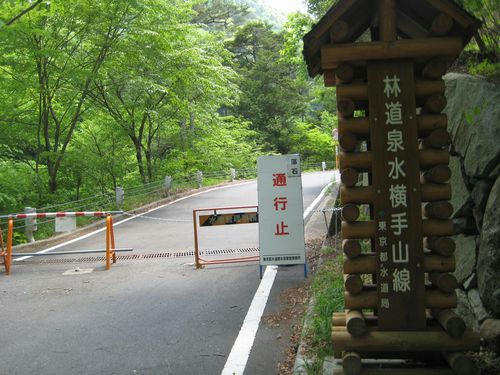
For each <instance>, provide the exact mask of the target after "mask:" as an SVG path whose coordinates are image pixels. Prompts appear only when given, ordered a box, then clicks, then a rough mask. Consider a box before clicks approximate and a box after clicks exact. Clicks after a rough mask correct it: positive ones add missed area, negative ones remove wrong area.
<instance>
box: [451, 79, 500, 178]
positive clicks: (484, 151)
mask: <svg viewBox="0 0 500 375" xmlns="http://www.w3.org/2000/svg"><path fill="white" fill-rule="evenodd" d="M443 78H444V80H445V84H446V98H447V101H448V105H447V106H446V108H445V110H444V112H445V113H446V114H447V115H448V131H449V132H450V135H451V138H452V142H453V145H454V149H455V151H456V152H458V153H459V154H460V155H462V157H463V158H464V167H465V172H466V174H467V175H468V176H475V177H479V178H485V177H488V175H489V174H490V173H491V171H492V170H493V169H494V168H495V167H496V166H497V165H498V163H499V162H500V148H499V147H498V144H499V143H500V126H498V124H499V123H500V106H499V105H498V103H500V85H498V84H495V83H492V82H488V81H486V80H484V79H481V78H478V77H472V76H469V75H464V74H456V73H450V74H447V75H445V76H444V77H443ZM471 93H474V94H473V95H471Z"/></svg>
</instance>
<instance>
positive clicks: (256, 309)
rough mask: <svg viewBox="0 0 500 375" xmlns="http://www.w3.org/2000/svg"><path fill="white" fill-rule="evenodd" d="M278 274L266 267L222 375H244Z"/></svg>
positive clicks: (309, 210) (306, 215) (306, 214)
mask: <svg viewBox="0 0 500 375" xmlns="http://www.w3.org/2000/svg"><path fill="white" fill-rule="evenodd" d="M336 177H337V176H336V175H335V178H334V179H333V180H332V181H331V182H330V183H329V184H327V185H326V186H325V187H324V188H323V190H321V192H320V193H319V195H318V196H317V197H316V199H315V200H314V201H313V202H312V203H311V204H310V205H309V207H307V208H306V210H305V211H304V215H303V218H304V227H305V225H306V221H307V220H308V219H309V218H310V216H311V213H312V211H313V210H314V208H316V207H317V205H318V204H319V202H321V200H322V199H323V198H324V196H325V195H326V192H327V191H328V189H329V188H330V187H331V186H332V185H333V184H334V183H335V181H336ZM277 272H278V267H277V266H269V267H266V271H265V272H264V276H263V277H262V280H261V282H260V284H259V287H258V288H257V291H256V292H255V295H254V297H253V299H252V302H251V303H250V307H249V308H248V311H247V314H246V316H245V320H244V321H243V324H242V326H241V328H240V331H239V333H238V336H237V337H236V340H235V341H234V344H233V347H232V348H231V352H230V353H229V356H228V357H227V361H226V363H225V365H224V368H223V369H222V373H221V375H243V373H244V372H245V368H246V365H247V362H248V358H249V357H250V352H251V350H252V347H253V343H254V341H255V337H256V335H257V331H258V329H259V325H260V320H261V318H262V314H264V310H265V308H266V305H267V299H268V297H269V294H270V293H271V289H272V287H273V284H274V280H275V279H276V274H277Z"/></svg>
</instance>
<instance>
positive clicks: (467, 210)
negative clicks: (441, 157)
mask: <svg viewBox="0 0 500 375" xmlns="http://www.w3.org/2000/svg"><path fill="white" fill-rule="evenodd" d="M444 79H445V82H446V97H447V99H448V105H447V107H446V109H445V112H446V114H447V115H448V119H449V122H448V131H449V133H450V135H451V138H452V150H451V151H452V158H451V163H450V167H451V169H452V172H453V177H452V181H451V184H452V190H453V196H452V204H453V207H454V215H453V220H454V224H455V228H456V232H457V233H458V232H460V234H458V235H457V236H455V241H456V244H457V250H456V262H457V267H456V271H455V276H456V277H457V280H458V282H459V285H460V289H459V290H458V291H457V294H458V298H459V305H458V308H457V312H458V313H459V314H460V315H461V316H462V317H463V318H465V320H466V321H467V323H468V325H469V326H471V327H472V328H473V329H475V330H479V329H480V327H481V325H483V327H484V326H491V320H488V319H499V318H500V177H499V175H500V85H498V84H494V83H491V82H487V81H485V80H483V79H481V78H477V77H472V76H468V75H463V74H455V73H450V74H447V75H446V76H445V77H444ZM487 320H488V321H487ZM485 321H487V322H486V323H484V322H485ZM497 322H498V321H497ZM495 326H496V327H498V324H496V325H495Z"/></svg>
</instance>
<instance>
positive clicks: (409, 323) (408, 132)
mask: <svg viewBox="0 0 500 375" xmlns="http://www.w3.org/2000/svg"><path fill="white" fill-rule="evenodd" d="M368 88H369V89H368V93H369V105H370V128H371V132H370V134H371V144H372V148H373V153H374V154H375V155H377V157H376V158H374V159H373V186H374V189H375V199H374V202H373V203H374V207H373V208H374V210H373V212H374V216H375V217H374V220H375V228H376V234H375V250H376V255H377V263H378V267H377V280H378V283H377V285H378V296H379V298H378V306H377V307H378V313H379V326H380V327H382V328H385V329H403V328H404V329H423V328H424V327H425V325H426V317H425V299H424V293H425V284H424V272H423V258H424V253H423V245H422V241H423V238H422V219H421V216H420V215H421V214H420V213H421V198H420V180H419V162H418V158H417V157H416V156H417V155H418V134H417V133H418V129H417V114H416V103H415V81H414V71H413V63H412V62H411V61H406V62H402V61H398V62H387V61H379V62H370V63H369V64H368Z"/></svg>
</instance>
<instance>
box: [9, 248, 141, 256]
mask: <svg viewBox="0 0 500 375" xmlns="http://www.w3.org/2000/svg"><path fill="white" fill-rule="evenodd" d="M129 251H134V249H132V248H131V247H130V248H123V249H116V250H115V252H118V253H121V252H129ZM105 252H106V249H97V250H75V251H54V252H51V253H12V256H13V257H27V256H29V257H43V256H53V255H73V254H97V253H105Z"/></svg>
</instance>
